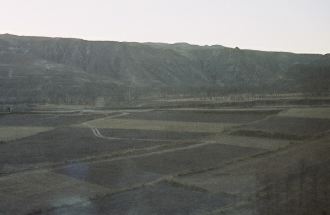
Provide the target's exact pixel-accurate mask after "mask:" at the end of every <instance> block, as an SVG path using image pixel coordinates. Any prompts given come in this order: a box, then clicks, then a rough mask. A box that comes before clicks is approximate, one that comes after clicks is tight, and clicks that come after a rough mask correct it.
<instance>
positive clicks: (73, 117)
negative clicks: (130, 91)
mask: <svg viewBox="0 0 330 215" xmlns="http://www.w3.org/2000/svg"><path fill="white" fill-rule="evenodd" d="M329 143H330V108H329V107H308V106H301V107H299V106H295V107H276V108H271V107H267V108H254V109H252V108H235V109H230V108H225V109H221V108H219V109H208V108H203V109H198V108H189V109H187V108H186V109H183V108H182V109H162V110H154V109H145V110H144V109H139V110H117V111H76V112H65V111H63V112H58V113H52V112H43V113H25V114H14V113H13V114H2V115H0V215H19V214H26V215H32V214H33V215H37V214H45V215H46V214H47V215H56V214H70V215H75V214H77V215H84V214H86V215H87V214H116V215H117V214H118V215H120V214H123V215H126V214H141V215H148V214H150V215H151V214H152V215H154V214H171V215H172V214H180V215H181V214H247V215H248V214H253V215H254V214H255V215H267V214H271V215H273V214H290V215H291V214H293V215H295V214H297V215H298V214H299V215H300V214H320V215H325V214H330V207H329V204H328V203H329V202H330V196H329V195H330V194H329V193H330V182H329V181H330V180H329V179H330V174H329V173H330V171H329V170H330V157H329V153H330V145H329Z"/></svg>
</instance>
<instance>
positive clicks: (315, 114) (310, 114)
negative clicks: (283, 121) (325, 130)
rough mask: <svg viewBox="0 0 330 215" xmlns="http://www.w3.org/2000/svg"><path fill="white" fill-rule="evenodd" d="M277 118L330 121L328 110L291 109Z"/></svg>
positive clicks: (329, 109)
mask: <svg viewBox="0 0 330 215" xmlns="http://www.w3.org/2000/svg"><path fill="white" fill-rule="evenodd" d="M279 116H287V117H300V118H319V119H330V108H322V107H320V108H291V109H289V110H286V111H283V112H281V113H279Z"/></svg>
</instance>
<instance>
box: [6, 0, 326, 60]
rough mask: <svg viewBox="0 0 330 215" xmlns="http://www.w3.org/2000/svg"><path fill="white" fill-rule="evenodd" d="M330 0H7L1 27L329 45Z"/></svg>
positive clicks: (298, 47) (311, 47)
mask: <svg viewBox="0 0 330 215" xmlns="http://www.w3.org/2000/svg"><path fill="white" fill-rule="evenodd" d="M329 8H330V2H329V1H327V0H314V1H312V0H292V1H289V2H288V1H286V0H278V1H270V0H251V1H248V2H247V1H244V0H230V1H229V0H218V1H216V0H206V1H205V0H204V1H202V0H193V1H188V0H181V1H180V2H178V1H174V0H168V1H164V0H141V1H130V0H121V1H118V0H109V1H106V0H96V1H91V0H83V1H82V0H80V1H78V0H71V1H65V0H58V1H47V2H45V1H42V0H31V1H20V0H12V1H4V2H2V7H1V9H0V26H1V28H0V34H4V33H9V34H16V35H26V36H48V37H70V38H81V39H86V40H110V41H128V42H164V43H176V42H187V43H190V44H197V45H224V46H228V47H236V46H238V47H240V48H242V49H254V50H265V51H286V52H296V53H321V54H325V53H329V52H330V40H329V38H330V28H329V24H328V21H329V20H330V13H328V11H329Z"/></svg>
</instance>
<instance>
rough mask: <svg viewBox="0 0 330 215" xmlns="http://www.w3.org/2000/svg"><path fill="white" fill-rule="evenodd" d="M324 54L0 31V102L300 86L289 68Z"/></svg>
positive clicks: (75, 100)
mask: <svg viewBox="0 0 330 215" xmlns="http://www.w3.org/2000/svg"><path fill="white" fill-rule="evenodd" d="M326 56H327V55H321V54H296V53H290V52H268V51H267V52H265V51H257V50H245V49H239V48H228V47H224V46H221V45H214V46H199V45H191V44H188V43H175V44H166V43H137V42H116V41H88V40H83V39H75V38H50V37H33V36H16V35H9V34H2V35H0V79H1V83H2V84H1V86H0V90H1V91H2V94H1V97H0V102H1V101H2V103H6V102H27V103H34V102H63V101H65V100H69V101H67V102H69V103H70V102H71V103H86V102H87V103H91V102H93V101H94V100H95V99H96V98H97V97H100V96H102V97H106V98H108V99H109V100H121V99H123V100H125V97H126V94H127V88H134V89H136V90H135V93H136V94H139V95H136V96H135V97H141V96H144V95H147V94H150V93H152V92H151V91H154V93H155V95H157V94H160V93H162V94H166V93H171V94H173V93H175V91H177V93H178V94H180V93H186V92H189V91H191V92H190V93H192V94H194V92H195V93H197V94H198V93H200V92H199V91H208V92H209V91H210V90H211V91H214V93H219V91H222V92H234V93H235V92H236V93H242V92H263V91H264V92H277V91H283V92H291V91H292V92H293V91H299V90H301V89H299V88H301V86H299V84H297V83H295V82H294V81H292V76H290V75H288V74H290V73H291V70H292V68H297V66H296V65H309V64H313V63H314V62H318V61H320V60H321V59H324V58H326V60H325V61H326V62H328V58H327V57H326ZM20 77H21V78H20ZM19 86H23V87H19ZM24 89H25V90H24ZM140 91H141V92H140ZM33 97H34V98H33ZM68 98H70V99H68Z"/></svg>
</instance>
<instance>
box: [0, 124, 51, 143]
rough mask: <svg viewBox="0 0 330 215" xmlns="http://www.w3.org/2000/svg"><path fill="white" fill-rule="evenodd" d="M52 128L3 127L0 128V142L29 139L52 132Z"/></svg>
mask: <svg viewBox="0 0 330 215" xmlns="http://www.w3.org/2000/svg"><path fill="white" fill-rule="evenodd" d="M51 129H52V127H27V126H1V127H0V141H1V142H6V141H12V140H17V139H21V138H24V137H29V136H32V135H35V134H38V133H40V132H45V131H49V130H51Z"/></svg>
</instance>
